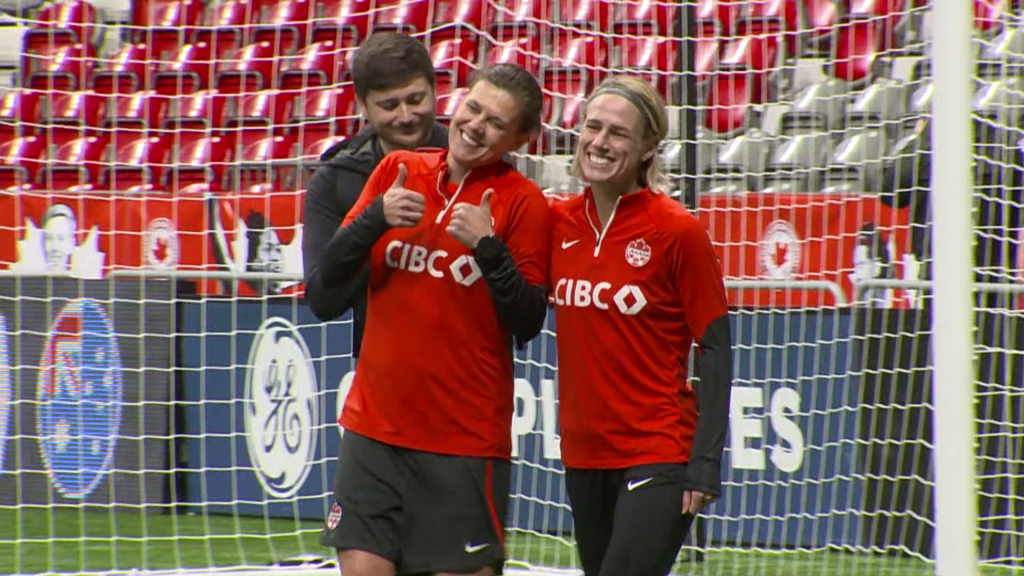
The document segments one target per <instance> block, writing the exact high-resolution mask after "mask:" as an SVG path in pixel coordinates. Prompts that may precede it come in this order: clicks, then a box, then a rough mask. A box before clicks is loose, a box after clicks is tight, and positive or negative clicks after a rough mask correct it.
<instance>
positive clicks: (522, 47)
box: [485, 37, 540, 76]
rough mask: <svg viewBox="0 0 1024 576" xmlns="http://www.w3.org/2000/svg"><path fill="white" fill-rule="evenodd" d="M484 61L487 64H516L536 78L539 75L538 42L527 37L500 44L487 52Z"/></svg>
mask: <svg viewBox="0 0 1024 576" xmlns="http://www.w3.org/2000/svg"><path fill="white" fill-rule="evenodd" d="M485 60H486V62H487V64H501V63H504V62H508V63H511V64H518V65H520V66H522V67H523V68H526V69H527V70H529V71H530V72H532V73H533V75H534V76H537V75H539V74H540V50H539V42H538V40H537V38H529V37H528V38H519V39H516V40H510V41H508V42H502V43H501V44H496V45H494V46H492V47H491V48H490V49H489V50H488V51H487V56H486V58H485Z"/></svg>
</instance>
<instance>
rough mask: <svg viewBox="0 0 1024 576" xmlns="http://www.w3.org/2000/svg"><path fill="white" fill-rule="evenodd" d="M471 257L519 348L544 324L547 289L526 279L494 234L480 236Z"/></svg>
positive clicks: (502, 320)
mask: <svg viewBox="0 0 1024 576" xmlns="http://www.w3.org/2000/svg"><path fill="white" fill-rule="evenodd" d="M473 258H474V259H475V260H476V263H477V265H478V266H479V267H480V272H481V273H483V275H484V280H485V281H486V282H487V287H488V288H489V289H490V291H491V298H492V299H493V300H494V309H495V311H496V312H497V314H498V319H499V320H501V322H502V324H504V325H505V327H506V328H508V329H509V331H510V332H512V335H513V336H514V337H515V340H516V347H517V348H519V349H522V348H523V347H525V346H526V343H527V342H529V341H530V340H532V339H533V337H534V336H536V335H537V334H539V333H540V330H541V328H543V327H544V316H545V315H547V312H548V296H547V290H546V289H545V288H544V287H543V286H537V285H534V284H530V283H529V281H527V280H526V278H525V277H524V276H523V275H522V274H521V273H520V272H519V268H517V267H516V263H515V260H513V259H512V254H511V252H509V250H508V246H506V245H505V243H504V242H503V241H502V240H501V239H500V238H497V237H496V236H487V237H485V238H482V239H481V240H480V242H479V243H478V244H477V246H476V249H475V250H473Z"/></svg>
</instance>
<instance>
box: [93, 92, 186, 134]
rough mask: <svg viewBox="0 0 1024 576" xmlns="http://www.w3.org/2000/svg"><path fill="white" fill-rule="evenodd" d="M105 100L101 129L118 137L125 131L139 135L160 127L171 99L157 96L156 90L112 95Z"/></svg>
mask: <svg viewBox="0 0 1024 576" xmlns="http://www.w3.org/2000/svg"><path fill="white" fill-rule="evenodd" d="M103 100H104V101H103V108H102V110H103V112H102V114H103V118H102V120H100V128H103V129H104V130H113V131H114V132H115V135H117V133H120V132H124V131H128V132H133V133H139V132H145V131H147V130H151V129H155V128H157V127H159V126H160V122H161V120H162V119H163V118H164V115H165V114H166V112H167V106H168V103H169V100H170V98H169V97H167V96H162V95H160V94H157V93H156V91H155V90H144V91H141V92H135V93H132V94H111V95H108V96H106V97H105V98H104V99H103Z"/></svg>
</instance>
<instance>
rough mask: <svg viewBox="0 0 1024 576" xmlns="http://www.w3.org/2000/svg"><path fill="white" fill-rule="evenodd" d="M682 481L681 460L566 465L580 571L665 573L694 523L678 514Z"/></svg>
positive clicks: (594, 575)
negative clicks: (603, 467) (607, 466)
mask: <svg viewBox="0 0 1024 576" xmlns="http://www.w3.org/2000/svg"><path fill="white" fill-rule="evenodd" d="M685 483H686V465H685V464H649V465H645V466H634V467H633V468H623V469H617V470H589V469H580V468H569V469H566V471H565V488H566V493H567V494H568V495H569V503H570V504H571V505H572V517H573V520H574V522H575V530H576V548H577V549H578V550H579V554H580V563H581V564H582V565H583V573H584V575H585V576H613V575H614V576H665V575H666V574H668V573H669V571H670V570H671V569H672V566H673V565H674V564H675V561H676V557H677V556H678V555H679V549H680V548H681V547H682V545H683V540H684V539H685V538H686V533H687V532H688V531H689V529H690V524H691V523H692V522H693V515H692V514H683V513H682V509H683V492H684V490H685Z"/></svg>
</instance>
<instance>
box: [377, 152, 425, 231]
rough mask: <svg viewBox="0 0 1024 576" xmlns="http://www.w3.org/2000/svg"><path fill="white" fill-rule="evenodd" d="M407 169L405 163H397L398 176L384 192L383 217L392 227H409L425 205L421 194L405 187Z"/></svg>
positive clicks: (420, 215)
mask: <svg viewBox="0 0 1024 576" xmlns="http://www.w3.org/2000/svg"><path fill="white" fill-rule="evenodd" d="M406 174H408V170H407V169H406V167H405V164H399V165H398V177H397V178H395V182H394V184H392V185H391V187H390V188H388V191H387V192H385V193H384V218H385V219H386V220H387V221H388V225H389V226H392V227H396V228H397V227H400V226H404V227H408V228H411V227H413V226H415V225H416V224H418V223H419V221H420V218H422V217H423V210H424V208H425V207H426V199H425V198H424V197H423V194H420V193H419V192H414V191H412V190H409V189H408V188H406V187H405V176H406Z"/></svg>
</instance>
